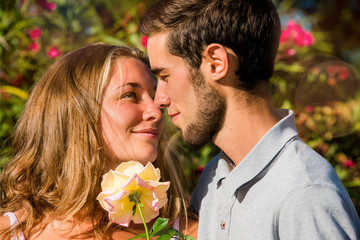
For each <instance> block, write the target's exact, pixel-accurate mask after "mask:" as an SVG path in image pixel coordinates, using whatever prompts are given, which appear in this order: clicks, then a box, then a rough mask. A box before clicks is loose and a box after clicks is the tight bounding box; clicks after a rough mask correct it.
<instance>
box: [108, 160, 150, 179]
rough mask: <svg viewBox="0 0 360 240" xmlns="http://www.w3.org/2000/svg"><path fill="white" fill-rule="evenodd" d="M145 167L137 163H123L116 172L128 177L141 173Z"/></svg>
mask: <svg viewBox="0 0 360 240" xmlns="http://www.w3.org/2000/svg"><path fill="white" fill-rule="evenodd" d="M143 168H144V166H143V165H142V164H141V163H139V162H136V161H128V162H122V163H121V164H120V165H119V166H118V167H117V168H116V169H115V171H116V172H121V173H123V174H125V175H126V176H128V177H131V176H133V175H134V174H135V173H139V172H141V170H142V169H143Z"/></svg>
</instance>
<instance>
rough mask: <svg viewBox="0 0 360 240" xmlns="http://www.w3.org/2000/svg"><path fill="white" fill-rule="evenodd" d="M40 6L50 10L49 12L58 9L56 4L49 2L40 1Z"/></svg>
mask: <svg viewBox="0 0 360 240" xmlns="http://www.w3.org/2000/svg"><path fill="white" fill-rule="evenodd" d="M39 4H40V5H41V6H42V7H43V8H45V9H46V10H49V11H54V10H55V9H56V4H55V3H49V2H48V1H46V0H40V1H39Z"/></svg>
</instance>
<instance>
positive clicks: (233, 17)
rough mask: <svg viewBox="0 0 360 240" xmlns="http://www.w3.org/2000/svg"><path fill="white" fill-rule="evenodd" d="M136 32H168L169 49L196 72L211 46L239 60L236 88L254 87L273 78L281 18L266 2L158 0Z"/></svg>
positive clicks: (268, 0) (147, 33)
mask: <svg viewBox="0 0 360 240" xmlns="http://www.w3.org/2000/svg"><path fill="white" fill-rule="evenodd" d="M139 29H140V32H141V33H142V34H144V35H146V36H151V35H153V34H155V33H159V32H168V33H169V36H168V40H167V41H168V42H167V47H168V51H169V52H170V53H172V54H174V55H176V56H180V57H182V58H183V59H184V60H185V61H186V62H187V63H188V64H189V66H191V67H192V68H195V69H198V68H199V67H200V64H201V61H202V52H203V51H204V50H205V48H206V46H207V45H209V44H211V43H219V44H222V45H223V46H225V47H228V48H230V49H232V50H233V51H234V52H235V54H236V55H237V57H238V60H239V68H238V70H237V72H236V73H237V75H238V76H239V79H240V82H239V87H241V88H243V89H248V90H250V89H253V88H255V87H256V85H257V84H258V83H259V82H260V81H262V80H268V79H270V77H271V76H272V74H273V70H274V60H275V55H276V52H277V48H278V45H279V37H280V20H279V16H278V14H277V11H276V8H275V6H274V4H273V3H272V2H271V1H270V0H160V1H158V2H157V3H155V4H154V5H153V6H151V7H150V8H149V10H148V11H147V12H146V13H145V14H144V15H143V17H142V19H141V22H140V26H139Z"/></svg>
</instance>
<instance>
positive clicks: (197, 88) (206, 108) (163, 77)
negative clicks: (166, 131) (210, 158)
mask: <svg viewBox="0 0 360 240" xmlns="http://www.w3.org/2000/svg"><path fill="white" fill-rule="evenodd" d="M166 40H167V33H157V34H155V35H153V36H151V37H149V39H148V45H147V48H148V55H149V58H150V65H151V69H152V71H153V72H154V73H155V74H156V75H157V77H158V86H157V90H156V96H155V100H154V102H155V104H156V105H158V106H160V107H162V108H167V111H168V115H169V116H170V117H171V118H172V122H173V123H174V124H175V126H177V127H179V128H180V129H181V130H182V133H183V137H184V140H185V141H186V142H188V143H189V144H190V145H194V146H200V145H203V144H205V143H207V142H209V141H211V139H212V136H213V135H214V134H216V133H217V132H218V131H219V129H220V128H221V126H222V122H223V117H224V114H225V105H226V104H225V100H224V99H223V97H222V96H221V95H220V94H219V93H218V92H217V91H216V90H215V89H214V88H213V87H211V86H210V85H208V84H207V83H206V80H205V79H204V78H203V75H202V74H201V72H199V71H196V70H192V71H191V73H190V71H189V67H188V66H187V65H186V63H185V61H184V60H183V59H182V58H181V57H178V56H175V55H173V54H171V53H170V52H169V51H168V50H167V44H166ZM194 80H196V82H198V80H200V82H202V84H200V85H194V84H193V82H194Z"/></svg>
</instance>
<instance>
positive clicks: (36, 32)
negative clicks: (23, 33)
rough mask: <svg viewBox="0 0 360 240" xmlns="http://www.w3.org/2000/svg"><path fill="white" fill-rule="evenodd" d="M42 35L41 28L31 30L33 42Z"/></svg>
mask: <svg viewBox="0 0 360 240" xmlns="http://www.w3.org/2000/svg"><path fill="white" fill-rule="evenodd" d="M41 34H42V30H41V28H34V29H31V30H30V32H29V35H30V38H31V39H32V40H34V39H37V38H39V37H40V36H41Z"/></svg>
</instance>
